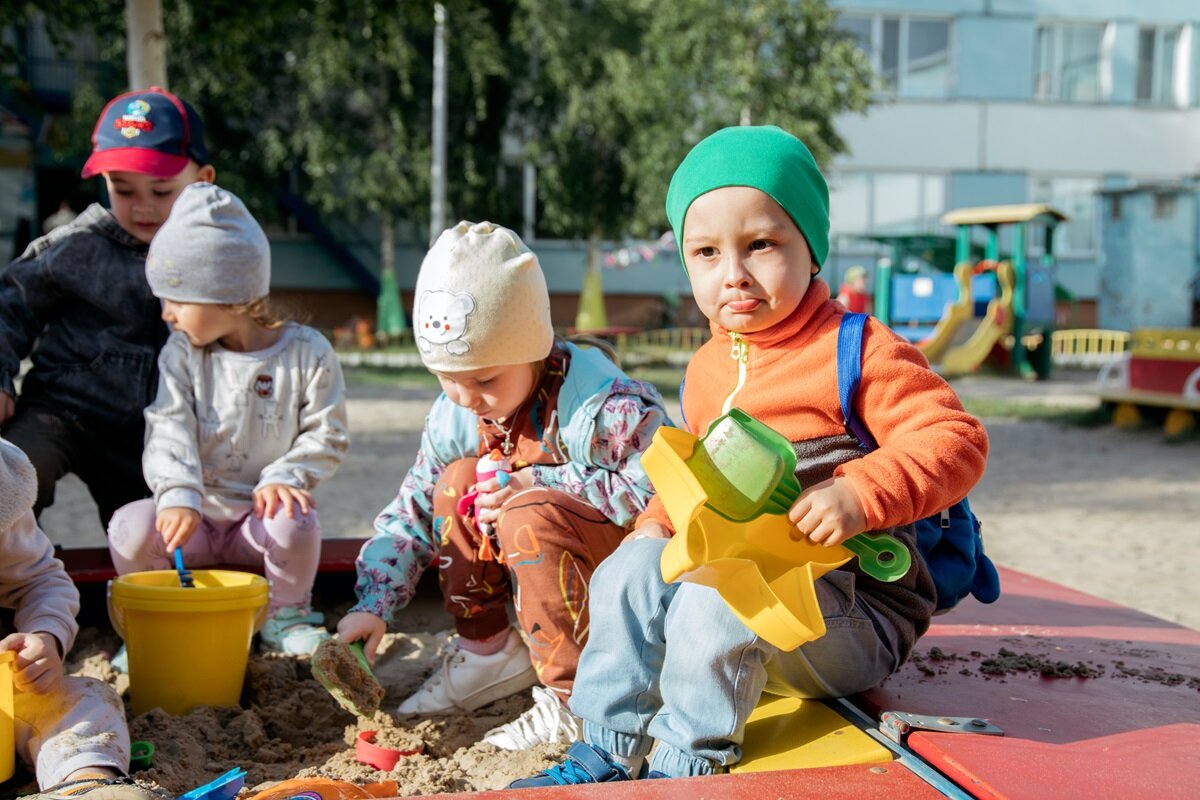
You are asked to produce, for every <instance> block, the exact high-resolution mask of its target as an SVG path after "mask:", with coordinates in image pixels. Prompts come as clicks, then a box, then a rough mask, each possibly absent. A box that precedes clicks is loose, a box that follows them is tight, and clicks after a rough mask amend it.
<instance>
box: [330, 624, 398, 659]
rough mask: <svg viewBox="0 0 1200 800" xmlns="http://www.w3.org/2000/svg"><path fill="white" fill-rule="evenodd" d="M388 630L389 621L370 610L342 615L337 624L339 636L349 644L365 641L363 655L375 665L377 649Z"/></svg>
mask: <svg viewBox="0 0 1200 800" xmlns="http://www.w3.org/2000/svg"><path fill="white" fill-rule="evenodd" d="M386 632H387V623H386V622H384V621H383V619H381V618H380V617H377V616H375V615H374V614H372V613H370V612H369V611H355V612H354V613H352V614H347V615H346V616H344V617H342V619H341V621H340V622H339V623H338V626H337V635H338V638H339V639H341V640H342V641H343V642H346V643H347V644H350V643H353V642H357V641H360V640H365V641H363V655H365V656H366V657H367V663H368V664H370V665H371V666H372V667H373V666H375V651H376V650H378V649H379V643H380V642H381V641H383V634H385V633H386Z"/></svg>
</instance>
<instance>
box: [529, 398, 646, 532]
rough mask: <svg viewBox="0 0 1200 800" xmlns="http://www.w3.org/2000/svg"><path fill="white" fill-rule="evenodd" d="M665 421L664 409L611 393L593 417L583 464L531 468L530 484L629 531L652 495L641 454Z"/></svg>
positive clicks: (640, 400) (574, 459)
mask: <svg viewBox="0 0 1200 800" xmlns="http://www.w3.org/2000/svg"><path fill="white" fill-rule="evenodd" d="M666 419H667V418H666V414H665V413H664V412H663V410H662V408H660V407H658V406H655V405H651V404H649V403H647V402H646V401H645V400H643V399H642V398H641V397H639V396H638V395H637V394H632V393H631V394H612V395H610V396H609V397H608V398H607V399H606V400H605V401H604V403H603V404H602V405H601V407H600V411H599V412H598V413H597V415H596V430H595V433H594V435H593V437H592V446H591V453H590V454H589V455H588V458H587V459H586V462H581V461H580V460H578V459H577V458H573V459H572V460H571V461H570V462H568V463H566V464H562V465H557V466H554V465H535V466H533V467H532V468H531V469H532V470H533V482H534V485H536V486H544V487H546V488H548V489H559V490H561V491H564V492H567V493H568V494H571V495H574V496H575V497H580V498H582V499H584V500H585V501H587V502H588V503H590V504H591V505H593V506H595V508H596V509H597V510H599V511H600V512H601V513H602V514H604V516H606V517H608V518H609V519H610V520H612V521H613V522H614V523H616V524H617V525H620V526H622V527H625V528H628V527H629V526H630V525H632V523H633V521H634V520H635V519H636V518H637V516H638V514H640V513H641V512H642V510H643V509H644V508H645V507H646V503H647V502H649V500H650V497H651V495H653V494H654V490H653V489H652V488H651V486H650V479H649V478H647V477H646V473H645V471H644V470H643V469H642V461H641V456H642V450H644V449H645V448H646V447H648V446H649V445H650V439H651V437H653V436H654V432H655V431H656V430H658V428H659V426H660V425H662V424H663V423H664V422H665V421H666Z"/></svg>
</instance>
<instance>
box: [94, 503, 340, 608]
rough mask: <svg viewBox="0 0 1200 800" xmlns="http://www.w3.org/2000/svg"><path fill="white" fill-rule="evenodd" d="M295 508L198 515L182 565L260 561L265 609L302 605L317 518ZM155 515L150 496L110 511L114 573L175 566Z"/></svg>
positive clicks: (317, 541) (316, 558)
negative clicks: (266, 590) (265, 513)
mask: <svg viewBox="0 0 1200 800" xmlns="http://www.w3.org/2000/svg"><path fill="white" fill-rule="evenodd" d="M295 513H296V518H295V519H290V518H289V517H288V516H287V513H286V512H283V511H276V512H275V517H274V519H266V518H263V519H259V518H258V517H257V516H256V515H255V514H254V512H253V511H251V512H250V513H248V514H246V516H244V517H242V518H240V519H233V520H212V519H209V518H208V517H201V520H200V528H199V529H198V530H197V531H196V533H195V534H193V535H192V538H191V539H188V541H187V543H186V544H184V546H183V563H184V566H186V567H187V568H188V569H193V568H198V567H211V566H214V565H216V564H230V565H239V566H250V567H259V566H261V567H262V568H263V574H264V575H265V576H266V578H267V583H268V584H269V585H270V587H271V601H270V608H269V612H270V613H274V612H275V611H277V610H278V609H281V608H292V607H297V608H308V606H309V600H310V597H311V595H312V586H313V581H314V580H315V579H316V577H317V565H318V564H319V562H320V560H321V523H320V521H319V520H318V519H317V512H316V510H314V509H309V512H308V513H307V514H301V513H300V511H299V509H295ZM156 516H157V514H156V511H155V508H154V500H152V499H147V500H138V501H137V502H134V503H129V504H128V505H125V506H122V507H121V508H120V509H118V510H117V512H116V513H115V514H113V517H112V521H111V522H109V524H108V551H109V552H110V553H111V554H112V560H113V566H115V567H116V568H117V573H118V574H120V575H124V574H126V573H128V572H144V571H146V570H155V569H174V568H175V562H174V559H173V558H172V557H171V556H169V555H168V554H167V545H166V543H165V542H163V538H162V536H161V535H160V534H159V532H158V531H156V530H155V529H154V519H155V517H156Z"/></svg>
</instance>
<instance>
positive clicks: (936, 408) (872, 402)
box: [638, 278, 988, 530]
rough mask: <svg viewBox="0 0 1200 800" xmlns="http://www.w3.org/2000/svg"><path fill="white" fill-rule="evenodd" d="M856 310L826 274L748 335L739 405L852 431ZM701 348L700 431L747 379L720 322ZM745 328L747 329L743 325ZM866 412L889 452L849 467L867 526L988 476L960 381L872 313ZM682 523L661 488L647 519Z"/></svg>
mask: <svg viewBox="0 0 1200 800" xmlns="http://www.w3.org/2000/svg"><path fill="white" fill-rule="evenodd" d="M844 313H846V309H845V308H844V307H843V306H842V305H841V303H838V302H836V301H834V300H831V299H830V296H829V287H828V285H826V284H825V282H824V281H822V280H820V279H818V278H814V279H813V282H812V283H811V284H810V285H809V288H808V291H807V292H806V293H805V295H804V298H803V299H802V300H801V301H800V305H799V306H797V307H796V310H795V311H794V312H792V314H791V315H790V316H789V317H788V318H787V319H786V320H784V321H783V322H781V323H779V324H778V325H776V326H774V327H772V328H769V329H767V330H765V331H760V332H758V333H752V334H747V335H745V336H740V337H739V338H742V339H744V340H745V342H746V344H747V345H748V347H747V358H746V364H745V367H746V370H745V380H744V383H743V385H742V388H741V389H739V390H737V391H736V393H735V394H734V396H733V398H732V400H731V406H733V407H737V408H740V409H742V410H743V411H745V412H746V413H748V414H750V415H752V416H754V417H756V418H757V419H759V420H760V421H762V422H764V423H765V424H767V425H769V426H770V427H772V428H774V429H775V430H777V431H779V432H780V433H782V434H783V435H785V436H786V437H787V438H788V439H789V440H790V441H793V442H799V441H805V440H810V439H820V438H824V437H829V436H838V435H842V436H847V435H849V434H847V433H846V429H845V426H844V424H843V421H842V413H841V405H840V403H839V401H838V389H837V337H838V325H839V323H840V322H841V317H842V315H843V314H844ZM711 327H712V332H713V337H712V339H711V340H709V341H708V342H706V343H705V344H704V345H703V346H702V347H701V348H700V349H699V350H697V351H696V354H695V355H694V356H693V357H692V360H691V362H690V363H689V364H688V368H687V378H686V383H685V385H684V390H683V412H684V417H685V418H686V420H687V424H688V428H689V429H690V430H691V432H692V433H694V434H696V435H702V434H703V433H704V432H705V431H706V430H708V426H709V424H710V423H711V422H712V421H713V420H714V419H716V418H717V417H720V416H721V415H722V414H723V413H725V412H724V409H723V406H724V404H725V403H726V400H727V398H729V395H730V394H731V393H733V392H734V389H735V387H736V386H737V383H738V366H739V364H738V359H737V358H736V357H735V355H733V353H735V352H736V351H735V345H736V342H735V339H734V338H733V337H731V335H730V333H729V332H728V331H726V330H725V329H723V328H720V327H718V326H717V325H712V326H711ZM735 336H737V335H736V334H735ZM854 410H855V412H856V413H857V414H858V417H859V419H861V420H862V421H863V423H864V424H865V425H866V427H867V429H868V430H869V431H870V432H871V433H872V434H873V435H874V437H875V440H876V441H877V442H878V444H879V449H878V450H875V451H874V452H871V453H868V454H866V455H864V456H863V457H862V458H860V459H856V460H854V461H849V462H847V463H845V464H842V465H841V466H839V467H838V468H837V469H836V470H835V471H834V475H835V476H839V475H842V476H845V477H847V478H849V479H850V481H851V482H852V483H853V485H854V488H855V491H856V492H857V493H858V498H859V501H860V502H861V504H862V507H863V511H864V512H865V513H866V519H867V530H879V529H883V528H889V527H892V526H895V525H906V524H908V523H910V522H914V521H916V520H918V519H921V518H923V517H927V516H929V515H930V514H934V513H937V512H938V511H941V510H942V509H944V508H947V507H948V506H950V505H952V504H954V503H956V502H958V501H959V500H961V499H962V498H963V497H965V496H966V495H967V492H968V491H970V489H971V487H972V486H974V485H975V483H976V482H978V480H979V479H980V477H982V475H983V470H984V466H985V464H986V462H987V450H988V439H987V433H986V432H985V430H984V428H983V425H982V424H981V423H980V422H979V420H977V419H975V418H974V417H973V416H971V415H970V414H968V413H967V412H966V411H964V410H963V406H962V403H961V402H960V401H959V399H958V396H957V395H956V394H955V393H954V390H953V389H951V388H950V386H949V385H948V384H947V383H946V382H945V381H944V380H943V379H942V378H941V377H940V376H939V375H937V374H936V373H934V372H933V370H931V369H930V368H929V362H928V361H926V360H925V356H923V355H922V354H921V352H920V351H919V350H917V348H915V347H913V346H912V345H911V344H909V343H908V342H907V341H905V340H904V339H903V338H902V337H900V336H899V335H898V334H896V333H895V332H894V331H892V330H891V329H890V328H888V327H887V326H886V325H884V324H883V323H881V322H879V321H878V320H876V319H874V318H871V319H870V320H869V321H868V322H867V326H866V330H865V331H864V333H863V368H862V382H861V383H860V384H859V387H858V393H857V395H856V396H855V400H854ZM646 520H656V521H658V522H660V523H662V524H663V525H664V526H666V528H667V529H668V530H673V527H672V525H671V522H670V520H669V519H668V518H667V514H666V511H665V510H664V508H663V506H662V502H661V501H660V500H659V499H658V497H657V496H655V497H654V498H653V499H652V500H651V502H650V504H649V506H648V507H647V508H646V511H645V512H643V514H642V515H641V516H640V517H639V518H638V523H639V524H641V523H642V522H644V521H646Z"/></svg>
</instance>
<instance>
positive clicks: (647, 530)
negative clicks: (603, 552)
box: [621, 520, 671, 544]
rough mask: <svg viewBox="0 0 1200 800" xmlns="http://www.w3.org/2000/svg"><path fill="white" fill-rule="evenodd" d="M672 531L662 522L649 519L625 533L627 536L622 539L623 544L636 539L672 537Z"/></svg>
mask: <svg viewBox="0 0 1200 800" xmlns="http://www.w3.org/2000/svg"><path fill="white" fill-rule="evenodd" d="M670 538H671V532H670V531H669V530H667V528H666V526H665V525H663V524H662V523H661V522H655V521H654V520H647V521H646V522H644V523H642V524H641V525H639V526H638V527H636V528H634V529H633V530H632V531H630V532H629V533H627V534H625V538H624V539H622V540H621V544H625V542H632V541H633V540H634V539H670Z"/></svg>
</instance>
